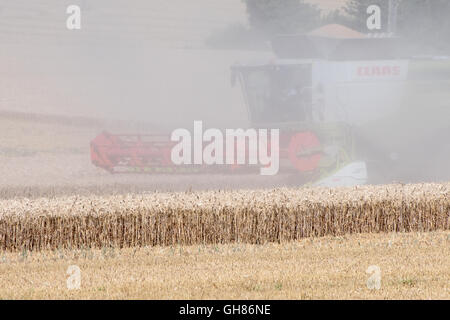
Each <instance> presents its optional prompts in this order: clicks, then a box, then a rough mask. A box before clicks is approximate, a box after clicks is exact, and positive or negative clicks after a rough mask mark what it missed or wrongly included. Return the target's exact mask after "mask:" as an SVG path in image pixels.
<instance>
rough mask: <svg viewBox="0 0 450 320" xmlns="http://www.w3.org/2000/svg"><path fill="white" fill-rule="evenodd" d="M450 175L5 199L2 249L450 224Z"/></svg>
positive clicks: (272, 238)
mask: <svg viewBox="0 0 450 320" xmlns="http://www.w3.org/2000/svg"><path fill="white" fill-rule="evenodd" d="M449 194H450V183H445V184H415V185H381V186H363V187H354V188H337V189H329V188H297V189H287V188H280V189H273V190H241V191H226V192H225V191H203V192H187V193H151V194H128V195H115V196H78V197H77V196H72V197H61V198H52V199H49V198H39V199H32V200H30V199H12V200H2V201H0V250H10V251H15V250H43V249H55V248H86V247H94V248H101V247H105V246H114V247H120V248H122V247H132V246H147V245H150V246H154V245H176V244H179V245H191V244H218V243H231V242H243V243H251V244H259V243H266V242H284V241H290V240H297V239H300V238H303V237H310V236H325V235H342V234H346V233H361V232H364V233H367V232H392V231H394V232H410V231H419V232H426V231H433V230H446V229H450V197H449Z"/></svg>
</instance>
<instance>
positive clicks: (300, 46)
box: [91, 25, 408, 186]
mask: <svg viewBox="0 0 450 320" xmlns="http://www.w3.org/2000/svg"><path fill="white" fill-rule="evenodd" d="M397 46H398V44H397V39H395V38H371V37H367V36H366V35H364V34H361V33H359V32H356V31H354V30H351V29H348V28H346V27H343V26H340V25H327V26H324V27H322V28H319V29H317V30H314V31H313V32H310V33H309V34H306V35H286V36H278V37H276V38H275V39H274V40H273V41H272V47H273V50H274V53H275V55H276V57H277V58H276V59H273V60H272V61H270V62H269V63H263V64H247V65H235V66H232V68H231V82H232V85H235V84H236V83H238V82H239V83H240V85H241V87H242V91H243V96H244V99H245V103H246V106H247V111H248V117H249V123H250V125H251V127H252V128H255V129H258V128H263V129H280V172H284V173H292V174H296V175H295V179H296V181H298V183H299V184H306V183H309V184H313V185H324V186H342V185H345V186H353V185H361V184H365V183H367V181H368V174H367V166H366V160H367V159H364V155H363V154H361V153H360V152H359V148H358V144H359V139H358V138H357V137H358V135H357V134H356V132H358V128H360V127H363V126H364V124H365V123H367V122H368V121H373V120H374V119H377V118H380V117H383V116H386V115H388V114H389V113H391V112H392V111H393V110H394V109H395V108H396V107H398V106H399V104H400V102H401V99H402V97H403V95H404V91H405V83H406V78H407V73H408V60H406V59H404V58H403V57H402V56H401V54H400V52H399V51H398V49H397ZM173 145H174V142H171V141H170V137H169V135H113V134H109V133H106V132H104V133H102V134H100V135H99V136H98V137H96V138H95V139H94V140H93V141H92V142H91V159H92V163H93V164H94V165H96V166H98V167H101V168H104V169H105V170H108V171H109V172H111V173H119V172H122V173H123V172H127V173H130V172H135V173H136V172H138V173H188V172H211V171H214V172H221V170H220V168H221V169H222V172H223V170H227V171H228V172H230V171H232V172H246V171H247V172H248V170H250V169H251V168H250V166H246V167H242V166H237V165H231V166H220V168H218V167H215V166H178V165H174V164H173V163H172V162H171V158H170V152H171V148H172V147H173ZM247 151H248V150H247Z"/></svg>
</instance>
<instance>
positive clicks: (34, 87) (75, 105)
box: [0, 0, 450, 197]
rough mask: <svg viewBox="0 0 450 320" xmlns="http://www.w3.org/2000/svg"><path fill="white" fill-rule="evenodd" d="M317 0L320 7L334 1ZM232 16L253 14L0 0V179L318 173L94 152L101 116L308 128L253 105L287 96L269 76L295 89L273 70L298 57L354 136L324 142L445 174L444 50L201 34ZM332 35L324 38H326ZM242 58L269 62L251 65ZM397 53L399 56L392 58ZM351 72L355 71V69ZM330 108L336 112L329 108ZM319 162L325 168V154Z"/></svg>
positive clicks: (94, 183) (149, 123)
mask: <svg viewBox="0 0 450 320" xmlns="http://www.w3.org/2000/svg"><path fill="white" fill-rule="evenodd" d="M313 2H314V3H317V4H319V5H321V4H322V5H323V6H324V9H325V10H332V9H335V8H336V6H335V4H336V3H337V2H336V1H334V2H333V5H332V4H331V1H328V2H327V1H323V3H321V1H319V0H317V1H313ZM73 4H75V5H78V6H80V8H81V30H68V29H67V28H66V20H67V18H68V14H67V13H66V8H67V7H68V6H69V5H73ZM233 25H238V26H242V28H244V29H245V28H248V27H249V22H248V17H247V13H246V6H245V3H244V2H243V1H241V0H227V1H223V0H195V1H184V0H152V1H144V0H131V1H123V0H91V1H88V0H85V1H81V0H63V1H52V0H39V1H27V0H1V1H0V41H1V50H0V74H1V77H0V122H1V125H0V126H1V133H2V137H1V138H0V175H1V176H2V178H1V183H0V188H1V190H2V193H3V194H4V195H6V196H8V197H9V196H15V195H26V196H33V195H45V194H58V193H60V192H63V193H70V192H80V190H88V191H86V192H100V193H101V192H102V191H101V190H103V189H104V190H106V191H105V192H108V193H110V192H121V190H122V191H126V192H130V191H153V190H186V189H189V188H202V189H208V188H247V187H248V188H252V187H272V186H298V185H301V184H303V183H304V182H311V180H317V179H319V176H318V175H314V174H311V173H307V174H306V177H305V175H304V174H303V175H301V176H298V172H297V173H296V172H292V170H291V171H289V170H286V171H283V172H282V174H281V175H279V176H276V177H259V176H258V175H257V174H254V173H251V174H248V173H244V174H242V175H239V174H232V175H231V176H230V175H229V174H228V173H223V172H221V173H219V174H217V175H214V174H213V175H210V174H198V175H191V174H183V175H180V176H176V175H172V174H167V173H163V174H156V175H150V174H142V175H138V174H120V175H113V174H110V173H109V172H107V171H106V170H103V169H102V168H98V167H95V166H94V165H93V164H92V163H91V159H90V157H91V155H90V152H91V150H90V141H91V140H92V139H93V138H95V137H96V136H97V135H98V134H100V133H101V132H102V131H104V130H107V131H109V132H110V133H112V134H115V133H127V134H134V133H160V134H163V135H166V136H169V135H170V132H171V131H172V130H174V129H175V128H178V127H185V128H191V127H192V123H193V121H194V120H202V121H203V122H204V124H205V125H206V126H208V127H217V128H249V127H267V128H269V127H270V128H280V130H281V131H282V132H283V130H284V131H285V132H292V130H294V131H295V130H297V131H302V130H306V128H309V127H308V126H305V124H304V123H303V124H299V123H300V122H301V121H299V123H297V124H295V122H297V120H298V119H296V118H295V117H291V116H289V115H287V116H286V117H287V118H283V117H280V118H279V119H281V120H282V121H281V122H282V123H279V121H278V120H279V119H278V118H277V119H278V120H277V121H272V122H271V121H270V120H271V119H272V120H274V119H276V117H278V115H277V116H273V117H272V118H271V117H266V116H263V115H258V116H256V113H257V112H259V111H258V110H259V109H258V108H263V107H264V108H265V107H272V108H273V107H274V106H277V108H278V107H280V105H281V102H280V101H284V100H283V98H282V97H278V96H277V97H278V98H276V94H275V93H273V92H275V91H276V90H275V89H274V88H275V87H277V88H278V89H279V94H280V95H281V94H284V93H283V92H284V91H283V90H285V89H286V90H287V89H290V90H291V91H289V92H292V90H293V89H295V85H294V83H288V84H286V85H284V84H282V83H284V82H288V81H287V79H291V78H289V77H291V76H290V75H288V74H290V72H291V71H289V69H285V68H288V67H289V65H290V66H293V65H295V64H296V63H297V64H305V63H306V64H309V65H311V71H310V72H311V74H309V76H299V77H300V78H302V77H303V78H302V79H303V80H299V81H310V85H306V87H308V90H311V93H310V95H306V97H307V100H308V99H309V100H308V101H309V103H311V104H314V103H318V104H320V103H322V104H323V105H322V107H323V108H324V112H325V116H324V118H320V119H319V120H320V121H322V122H323V121H325V122H339V123H340V122H344V124H345V125H344V126H345V128H349V130H350V131H351V135H349V137H351V138H352V139H354V141H353V142H352V145H351V146H349V145H348V144H347V142H348V141H346V142H343V145H340V146H339V147H336V148H334V149H333V147H335V146H334V145H332V143H330V141H331V140H333V139H334V138H333V137H329V136H327V137H326V138H325V140H327V142H326V143H325V142H324V144H326V146H325V147H327V148H328V149H333V150H334V151H330V154H327V156H329V157H332V156H334V155H336V152H338V151H336V149H338V148H341V147H342V148H344V147H345V148H348V150H347V151H348V152H346V153H347V154H348V158H349V159H348V160H349V161H350V160H357V161H364V162H365V163H366V165H367V171H368V173H367V174H368V179H367V181H366V183H392V182H404V183H407V182H422V181H436V182H438V181H448V180H449V179H450V165H449V159H450V142H449V141H450V139H449V138H450V90H449V88H450V86H449V85H450V59H449V58H448V57H447V56H445V54H434V53H431V54H430V53H428V52H427V55H426V56H425V55H424V52H425V51H427V50H425V49H421V48H417V47H416V48H414V50H412V49H411V48H410V46H409V45H407V44H403V42H401V41H400V40H399V42H398V44H397V47H399V49H400V51H401V52H402V53H401V54H399V55H397V56H395V57H394V58H389V59H387V58H385V57H383V56H382V55H381V56H380V57H381V58H380V59H378V60H373V59H372V60H371V61H369V59H365V56H364V54H365V53H364V50H363V51H361V52H360V56H359V57H358V58H357V59H356V58H355V57H354V54H355V53H354V50H353V49H352V48H353V47H352V46H349V47H348V48H347V50H350V51H349V52H347V51H345V50H344V49H343V51H341V52H340V53H339V54H340V56H339V58H338V60H339V63H337V64H331V65H330V64H327V63H326V59H325V58H324V56H321V57H320V58H319V59H316V60H320V61H322V62H320V63H318V64H317V63H313V62H312V61H314V59H313V57H306V56H302V55H303V54H304V52H305V51H306V49H307V48H306V45H305V43H303V47H302V46H300V50H303V49H304V50H303V51H301V53H300V56H298V55H297V54H298V52H294V53H292V52H287V53H286V52H285V53H286V54H287V56H286V57H282V56H281V57H280V55H276V54H275V52H274V50H272V49H274V48H273V47H272V46H271V44H270V42H269V41H266V42H262V43H261V46H260V47H258V49H254V50H251V49H250V50H249V49H243V48H238V47H236V48H226V49H224V48H215V47H212V46H210V45H208V43H207V41H206V40H207V39H208V37H210V36H211V35H214V34H219V33H220V32H221V31H223V30H227V28H228V29H229V28H230V26H233ZM299 39H301V37H300V38H299ZM297 40H298V39H297ZM297 40H295V41H297ZM299 41H300V40H299ZM317 41H318V42H316V43H315V45H316V46H317V48H322V49H323V48H325V47H327V46H330V45H329V44H327V43H325V42H326V41H325V42H324V40H323V38H320V37H319V40H317ZM336 41H337V40H336V39H334V40H331V42H332V43H333V45H335V46H337V43H338V42H336ZM308 46H309V45H308ZM331 47H333V46H331ZM331 47H330V48H331ZM333 48H336V47H333ZM291 49H292V48H291ZM308 49H309V47H308ZM330 50H331V49H330ZM275 51H276V50H275ZM294 51H295V50H294ZM322 53H323V52H322ZM328 53H329V54H331V51H329V52H328ZM347 54H348V56H346V55H347ZM367 54H368V55H369V53H367ZM289 55H291V56H289ZM292 55H293V56H292ZM296 55H297V56H296ZM296 59H297V62H296ZM302 59H303V60H302ZM300 60H302V61H300ZM277 64H280V65H281V66H282V67H281V69H282V70H287V71H286V72H287V73H286V77H284V78H282V80H280V82H279V83H275V82H274V80H273V79H275V78H272V77H271V76H270V75H269V73H270V72H267V70H268V69H267V68H271V67H274V68H275V67H276V65H277ZM232 66H240V67H237V68H238V73H237V74H238V75H240V76H241V77H243V78H241V80H242V79H244V78H245V79H247V80H245V79H244V80H243V83H244V85H245V89H246V90H247V91H246V90H244V91H243V90H241V89H242V88H241V86H240V83H239V82H237V83H236V84H235V85H234V86H232V85H231V81H230V80H231V78H232V74H233V73H232V71H231V67H232ZM246 66H248V67H247V68H246ZM250 66H254V68H261V69H259V70H265V71H262V72H261V73H260V74H257V72H256V71H257V69H251V68H252V67H250ZM263 66H264V67H263ZM399 66H400V67H401V68H402V69H404V70H402V71H398V70H396V69H395V68H397V67H399ZM400 67H399V68H400ZM377 68H378V69H377ZM379 68H389V71H386V72H388V73H389V74H386V75H382V74H380V77H381V80H379V81H378V80H377V81H374V77H375V78H376V77H377V73H378V72H382V71H380V69H379ZM290 70H292V69H290ZM352 70H353V71H352ZM386 70H387V69H386ZM299 72H300V71H299ZM351 72H356V77H357V76H358V75H359V76H360V77H362V78H363V79H355V78H352V75H350V73H351ZM396 72H399V74H398V75H396V74H395V75H394V73H396ZM291 73H292V72H291ZM400 73H401V74H400ZM294 74H296V73H295V72H294ZM343 74H345V77H346V78H345V79H344V76H343ZM235 75H236V74H235ZM353 76H355V75H353ZM397 76H398V77H397ZM296 77H297V76H296V75H294V76H293V78H292V79H294V78H295V79H297V78H296ZM305 77H306V78H308V77H309V78H311V79H309V80H308V79H306V78H305ZM364 77H365V78H364ZM300 78H298V79H300ZM252 79H255V80H254V82H252V81H253V80H252ZM283 79H284V80H283ZM305 79H306V80H305ZM245 81H249V82H247V83H246V82H245ZM283 81H284V82H283ZM293 81H294V82H295V81H297V80H293ZM371 83H372V84H371ZM241 84H242V83H241ZM283 86H284V87H283ZM289 86H291V87H292V88H288V87H289ZM278 89H277V90H278ZM252 90H253V91H252ZM274 90H275V91H274ZM286 90H285V91H286ZM308 90H306V91H305V90H304V91H302V92H303V93H304V92H308ZM277 92H278V91H277ZM286 92H287V91H286ZM295 92H296V91H295ZM321 95H322V96H321ZM264 97H265V98H264ZM263 98H264V99H266V98H267V99H269V100H270V99H272V100H270V101H272V102H270V103H271V105H270V106H269V105H268V104H267V103H268V102H267V101H268V100H267V101H266V100H264V101H266V102H261V101H263V100H261V99H263ZM258 99H259V100H258ZM273 99H275V100H273ZM276 99H279V100H278V101H277V100H276ZM280 108H281V107H280ZM339 108H341V109H342V110H343V111H340V112H341V113H343V114H345V116H342V117H340V116H339V115H337V116H336V117H337V118H336V119H332V118H330V119H327V116H328V115H331V113H332V112H335V111H336V110H338V109H339ZM327 110H328V111H329V112H327ZM339 110H340V109H339ZM311 114H312V113H311ZM257 117H260V118H257ZM318 117H322V116H320V115H319V116H318ZM330 117H331V116H330ZM255 119H262V120H261V121H256V120H255ZM283 119H284V120H283ZM286 119H287V120H286ZM305 119H307V118H305ZM305 119H300V120H302V121H303V120H305ZM308 119H309V120H310V121H313V122H318V121H319V120H317V119H318V118H314V117H313V116H311V118H308ZM324 119H325V120H324ZM288 120H289V121H288ZM322 125H323V123H321V128H322V129H323V127H324V126H322ZM325 127H326V129H325V131H326V132H329V131H330V130H328V129H329V128H330V127H329V126H325ZM314 130H315V129H314ZM327 130H328V131H327ZM346 130H347V129H346ZM331 131H332V130H331ZM322 132H324V131H319V133H318V136H319V138H320V137H321V134H322ZM327 134H328V133H327ZM339 134H340V133H339ZM339 134H338V135H339ZM333 152H334V153H333ZM323 158H325V157H323ZM284 160H285V161H284V162H289V161H288V159H284ZM334 160H336V159H334ZM324 171H326V172H329V173H330V174H331V173H332V172H333V170H331V169H330V166H326V170H325V169H324Z"/></svg>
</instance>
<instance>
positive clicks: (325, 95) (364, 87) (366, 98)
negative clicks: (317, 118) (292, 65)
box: [312, 60, 408, 125]
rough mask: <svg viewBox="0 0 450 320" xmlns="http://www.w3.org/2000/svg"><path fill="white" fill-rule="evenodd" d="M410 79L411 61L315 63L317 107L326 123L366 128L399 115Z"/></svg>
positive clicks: (314, 76) (314, 99)
mask: <svg viewBox="0 0 450 320" xmlns="http://www.w3.org/2000/svg"><path fill="white" fill-rule="evenodd" d="M407 75H408V61H407V60H376V61H373V60H372V61H314V62H313V67H312V84H313V103H314V104H315V105H317V106H319V108H322V109H324V110H323V114H324V115H325V117H326V119H325V120H328V121H333V120H338V119H346V120H347V121H348V123H350V124H354V125H362V124H364V123H366V122H367V121H371V120H375V119H379V118H382V117H384V116H386V115H389V114H390V113H392V112H394V111H395V109H396V108H397V107H398V106H399V105H400V103H401V101H402V99H403V97H404V94H405V80H406V78H407Z"/></svg>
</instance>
